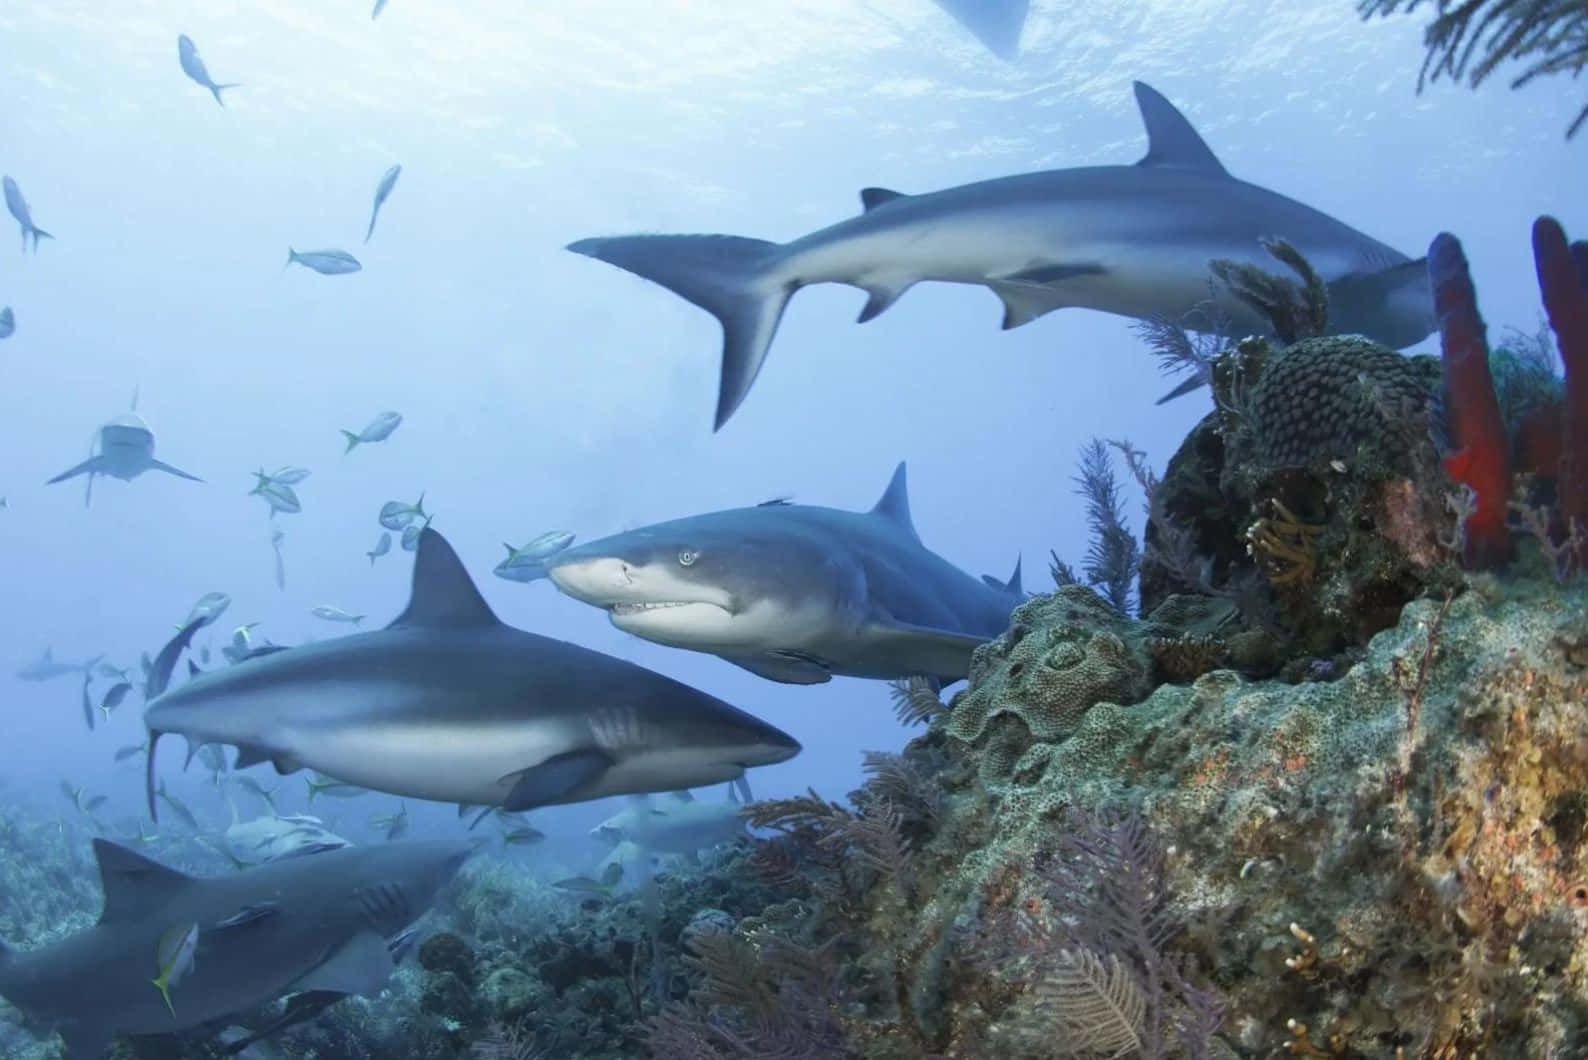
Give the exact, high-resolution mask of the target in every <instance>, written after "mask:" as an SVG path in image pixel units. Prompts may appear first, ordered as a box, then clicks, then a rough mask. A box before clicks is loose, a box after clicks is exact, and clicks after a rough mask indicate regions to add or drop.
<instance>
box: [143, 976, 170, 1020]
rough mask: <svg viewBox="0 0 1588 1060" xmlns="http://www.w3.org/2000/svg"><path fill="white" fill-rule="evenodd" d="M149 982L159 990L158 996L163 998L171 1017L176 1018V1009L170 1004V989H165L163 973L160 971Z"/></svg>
mask: <svg viewBox="0 0 1588 1060" xmlns="http://www.w3.org/2000/svg"><path fill="white" fill-rule="evenodd" d="M149 982H151V983H153V984H154V987H155V989H156V990H158V991H160V996H161V997H162V998H164V999H165V1007H166V1008H167V1009H169V1010H170V1012H171V1017H172V1018H173V1019H175V1018H176V1009H175V1008H173V1007H172V1005H171V991H170V990H169V989H167V986H166V981H165V973H164V972H161V973H160V975H159V978H156V979H151V980H149Z"/></svg>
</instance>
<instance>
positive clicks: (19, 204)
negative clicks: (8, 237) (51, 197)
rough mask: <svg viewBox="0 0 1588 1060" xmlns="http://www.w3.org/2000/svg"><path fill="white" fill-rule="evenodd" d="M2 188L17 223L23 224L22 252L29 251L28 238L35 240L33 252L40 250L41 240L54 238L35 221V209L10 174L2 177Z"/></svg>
mask: <svg viewBox="0 0 1588 1060" xmlns="http://www.w3.org/2000/svg"><path fill="white" fill-rule="evenodd" d="M0 189H3V190H4V192H5V200H6V209H7V210H9V211H11V216H12V217H15V218H16V220H17V224H19V225H21V226H22V253H24V254H26V253H27V252H28V239H29V238H31V239H32V240H33V253H35V254H37V253H38V252H39V240H41V239H54V238H55V237H54V236H52V235H50V234H49V233H48V232H46V231H45V230H44V229H42V228H40V227H39V226H38V225H36V224H34V223H33V211H32V210H31V209H29V208H28V201H27V200H26V199H24V198H23V197H22V188H21V187H20V186H19V185H18V184H17V182H16V181H15V180H12V179H11V178H10V177H9V176H8V177H5V178H3V179H0Z"/></svg>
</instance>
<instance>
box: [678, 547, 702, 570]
mask: <svg viewBox="0 0 1588 1060" xmlns="http://www.w3.org/2000/svg"><path fill="white" fill-rule="evenodd" d="M699 558H700V553H699V552H696V551H695V550H694V549H692V548H686V549H683V550H681V551H680V552H679V553H678V563H679V566H682V567H688V566H690V565H691V564H692V563H694V562H695V560H697V559H699Z"/></svg>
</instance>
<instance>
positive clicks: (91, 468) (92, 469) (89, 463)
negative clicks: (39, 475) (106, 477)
mask: <svg viewBox="0 0 1588 1060" xmlns="http://www.w3.org/2000/svg"><path fill="white" fill-rule="evenodd" d="M104 461H105V458H104V457H102V456H91V457H89V458H88V459H87V460H84V461H83V462H82V463H81V464H78V465H77V466H75V467H72V468H68V469H67V470H65V471H62V472H61V473H60V474H59V475H56V476H55V477H54V478H52V479H50V480H49V481H48V482H46V483H45V485H46V486H53V485H55V483H57V482H65V481H66V480H67V479H69V478H76V477H77V476H78V475H93V474H96V473H102V472H103V469H104V466H105V463H104Z"/></svg>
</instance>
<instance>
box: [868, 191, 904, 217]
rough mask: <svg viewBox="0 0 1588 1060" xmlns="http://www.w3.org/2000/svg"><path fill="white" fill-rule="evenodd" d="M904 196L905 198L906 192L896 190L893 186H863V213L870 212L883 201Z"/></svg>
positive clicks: (886, 201)
mask: <svg viewBox="0 0 1588 1060" xmlns="http://www.w3.org/2000/svg"><path fill="white" fill-rule="evenodd" d="M902 198H904V192H902V191H894V190H893V189H892V188H861V189H860V210H861V212H862V213H870V212H871V211H872V210H875V209H876V208H877V207H879V206H881V205H882V204H883V203H889V202H892V201H893V200H894V199H902Z"/></svg>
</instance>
